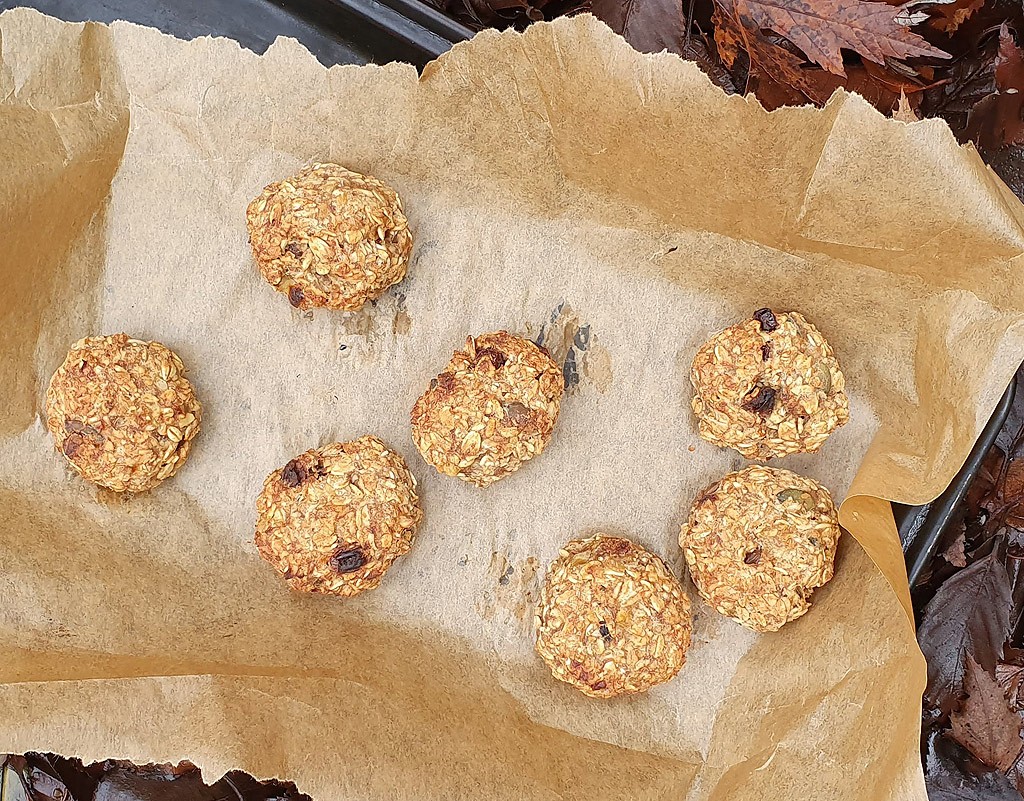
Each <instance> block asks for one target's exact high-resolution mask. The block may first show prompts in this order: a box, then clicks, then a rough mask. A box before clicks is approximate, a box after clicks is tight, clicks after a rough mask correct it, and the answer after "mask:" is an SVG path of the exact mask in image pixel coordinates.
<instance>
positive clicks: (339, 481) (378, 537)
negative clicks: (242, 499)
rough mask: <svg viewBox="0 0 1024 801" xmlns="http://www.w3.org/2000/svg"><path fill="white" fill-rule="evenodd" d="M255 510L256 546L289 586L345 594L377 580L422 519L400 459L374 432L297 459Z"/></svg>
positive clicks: (267, 484) (270, 483) (279, 473)
mask: <svg viewBox="0 0 1024 801" xmlns="http://www.w3.org/2000/svg"><path fill="white" fill-rule="evenodd" d="M256 512H257V521H256V547H257V548H259V552H260V555H261V556H262V557H263V558H264V559H266V560H267V561H268V562H269V563H270V564H271V565H273V567H274V569H275V570H276V571H277V572H278V573H279V574H280V575H281V576H283V577H284V579H285V581H287V582H288V586H289V587H291V588H292V589H293V590H303V591H306V592H322V593H330V594H333V595H343V596H351V595H358V594H359V593H361V592H363V591H364V590H372V589H374V588H375V587H376V586H377V585H379V584H380V582H381V579H383V578H384V574H385V573H386V572H387V570H388V568H389V567H391V565H392V564H393V563H394V561H395V560H396V559H397V558H398V557H400V556H403V555H404V554H406V553H407V552H408V551H409V548H411V547H412V543H413V540H414V539H415V537H416V527H417V526H418V525H419V523H420V520H422V518H423V510H422V509H421V508H420V500H419V497H418V496H417V495H416V479H415V478H413V475H412V473H410V472H409V468H408V467H407V466H406V464H405V460H404V459H403V458H402V457H401V456H400V455H398V454H397V453H395V452H394V451H392V450H390V449H389V448H388V446H387V445H385V444H384V443H383V442H382V441H381V440H380V439H378V438H377V437H373V436H365V437H360V438H359V439H357V440H353V441H352V442H335V443H332V444H331V445H326V446H324V447H323V448H318V449H315V450H309V451H306V452H305V453H303V454H301V455H300V456H296V457H295V458H294V459H292V460H291V461H290V462H288V464H286V465H285V466H284V467H282V468H281V469H280V470H275V471H274V472H273V473H271V474H270V475H269V476H267V479H266V481H264V482H263V492H262V493H260V496H259V498H257V500H256Z"/></svg>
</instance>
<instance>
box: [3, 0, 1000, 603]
mask: <svg viewBox="0 0 1024 801" xmlns="http://www.w3.org/2000/svg"><path fill="white" fill-rule="evenodd" d="M24 5H28V6H31V7H33V8H37V9H39V10H40V11H43V12H44V13H47V14H50V15H52V16H55V17H60V18H61V19H66V20H71V21H82V20H97V21H99V22H112V21H113V20H116V19H126V20H129V21H131V22H137V23H139V24H140V25H148V26H151V27H154V28H159V29H160V30H162V31H164V32H165V33H169V34H172V35H174V36H177V37H179V38H182V39H193V38H196V37H198V36H226V37H229V38H231V39H234V40H236V41H238V42H239V43H241V44H242V46H244V47H247V48H249V49H250V50H254V51H255V52H257V53H262V52H264V51H265V50H266V49H267V47H268V46H269V45H270V44H271V43H272V42H273V41H274V39H275V38H276V37H277V36H291V37H293V38H295V39H298V40H299V41H300V42H302V44H304V45H305V46H306V47H307V48H308V49H309V51H310V52H311V53H313V55H314V56H316V57H317V59H319V60H320V62H321V63H322V64H324V65H326V66H330V65H333V64H367V63H385V62H388V61H405V62H408V63H411V64H414V65H416V66H417V67H420V68H422V67H423V66H424V65H425V64H426V63H427V62H428V61H430V60H431V59H434V58H436V57H437V56H439V55H441V54H442V53H444V52H445V51H447V50H448V49H450V48H451V47H452V45H453V44H455V43H456V42H460V41H463V40H464V39H469V38H470V37H472V35H473V31H471V30H470V29H469V28H467V27H465V26H464V25H462V24H460V23H458V22H456V21H454V20H452V19H450V18H449V17H447V16H445V15H444V14H442V13H441V12H440V11H437V10H436V9H435V8H433V7H432V6H429V5H427V4H426V3H424V2H422V0H171V2H167V3H159V4H157V3H153V2H151V0H0V10H3V9H6V8H13V7H15V6H24ZM1013 395H1014V384H1012V383H1011V384H1010V386H1009V387H1008V388H1007V390H1006V393H1005V394H1004V395H1003V397H1002V398H1001V400H1000V402H999V404H998V406H997V407H996V410H995V412H994V414H993V415H992V419H991V420H990V421H989V423H988V425H987V426H986V427H985V429H984V431H983V432H982V435H981V437H980V438H979V440H978V442H977V443H976V445H975V447H974V450H973V451H971V454H970V456H969V457H968V459H967V462H966V463H965V464H964V466H963V468H961V470H960V472H959V473H957V475H956V477H955V478H954V479H953V481H952V483H951V484H950V485H949V487H948V488H947V489H946V491H945V492H944V493H943V494H942V495H940V496H939V497H938V498H936V499H935V500H934V501H932V502H931V503H929V504H925V505H924V506H904V505H902V504H894V505H893V511H894V514H895V516H896V523H897V528H898V529H899V533H900V540H901V542H902V544H903V551H904V554H905V555H906V560H907V571H908V575H909V578H910V585H911V586H914V585H915V584H916V582H917V580H918V579H919V578H920V577H921V574H922V572H923V571H924V569H925V567H926V566H927V564H928V562H929V560H930V559H931V557H932V555H933V553H934V550H935V548H936V546H937V545H938V543H939V541H940V540H941V537H942V534H943V532H944V531H945V529H946V527H947V526H948V525H950V523H951V521H952V519H953V516H954V512H955V510H956V507H957V505H958V504H959V503H960V501H961V500H962V499H963V497H964V496H965V495H966V493H967V488H968V487H969V486H970V484H971V481H972V480H973V479H974V477H975V476H976V475H977V473H978V471H979V470H980V468H981V463H982V460H983V459H984V458H985V454H986V452H987V451H988V449H989V448H990V447H991V446H992V443H994V442H995V438H996V435H997V434H998V433H999V429H1000V428H1001V427H1002V425H1003V422H1004V421H1005V420H1006V416H1007V414H1009V411H1010V406H1011V404H1012V402H1013Z"/></svg>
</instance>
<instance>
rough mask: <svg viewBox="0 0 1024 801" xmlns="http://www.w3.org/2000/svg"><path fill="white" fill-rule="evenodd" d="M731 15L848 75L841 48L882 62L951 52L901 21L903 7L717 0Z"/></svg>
mask: <svg viewBox="0 0 1024 801" xmlns="http://www.w3.org/2000/svg"><path fill="white" fill-rule="evenodd" d="M715 2H716V3H717V4H718V5H720V6H721V7H722V8H723V10H724V11H725V12H726V13H728V14H730V15H733V14H735V15H738V16H740V17H745V18H747V19H749V20H750V21H751V23H752V24H751V25H748V26H746V27H748V28H750V29H751V30H754V29H761V28H768V29H771V30H773V31H776V32H777V33H780V34H782V35H783V36H785V37H786V38H787V39H789V40H790V41H791V42H792V43H793V44H794V45H796V46H797V47H798V48H800V50H801V51H803V53H804V54H805V55H806V56H807V58H808V59H809V60H810V61H812V62H814V63H815V64H819V65H821V66H822V67H824V68H825V69H826V70H828V71H829V72H832V73H835V74H836V75H845V74H846V70H845V69H844V68H843V56H842V53H841V52H840V50H841V48H844V47H845V48H848V49H850V50H853V51H854V52H856V53H858V54H860V55H861V56H863V57H864V58H866V59H869V60H871V61H875V62H877V63H879V64H884V63H885V61H886V59H891V58H908V57H912V56H931V57H933V58H943V57H946V56H947V55H948V54H947V53H946V52H945V51H943V50H940V49H939V48H937V47H934V46H933V45H931V44H929V43H928V41H927V40H926V39H924V38H923V37H921V36H919V35H918V34H916V33H914V32H913V31H911V30H910V28H909V27H908V26H906V25H903V24H900V23H899V22H897V16H898V15H899V14H900V11H901V9H900V7H893V6H890V5H887V4H885V3H872V2H865V0H715Z"/></svg>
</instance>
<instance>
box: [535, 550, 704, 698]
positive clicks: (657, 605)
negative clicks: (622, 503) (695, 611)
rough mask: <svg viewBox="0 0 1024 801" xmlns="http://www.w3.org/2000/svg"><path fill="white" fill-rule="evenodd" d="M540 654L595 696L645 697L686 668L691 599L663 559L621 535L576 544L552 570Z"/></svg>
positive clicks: (543, 603) (540, 618)
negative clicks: (631, 695)
mask: <svg viewBox="0 0 1024 801" xmlns="http://www.w3.org/2000/svg"><path fill="white" fill-rule="evenodd" d="M536 629H537V646H536V647H537V653H538V654H540V656H541V658H542V659H543V660H544V661H545V662H546V663H547V665H548V667H549V668H551V673H552V674H553V675H554V677H555V678H556V679H558V680H560V681H564V682H567V683H569V684H571V685H572V686H573V687H576V688H577V689H578V690H580V691H581V692H583V693H585V694H586V695H589V696H592V697H594V698H612V697H613V696H616V695H624V694H627V693H639V692H644V691H645V690H649V689H650V688H651V687H653V686H655V685H656V684H661V683H662V682H666V681H668V680H669V679H671V678H672V677H673V676H675V675H676V674H677V673H678V672H679V670H680V668H682V666H683V663H684V662H686V649H687V648H689V647H690V636H691V634H692V623H691V620H690V601H689V599H688V598H687V597H686V593H685V592H684V591H683V588H682V586H681V585H680V583H679V581H678V579H676V577H675V576H673V575H672V574H671V573H670V572H669V570H668V568H667V567H666V566H665V563H664V562H662V561H661V559H659V558H658V557H657V556H655V555H654V554H652V553H649V552H648V551H646V550H644V549H643V548H641V547H640V546H639V545H637V544H636V543H634V542H631V541H630V540H627V539H624V538H622V537H611V536H608V535H605V534H597V535H595V536H593V537H590V538H588V539H578V540H573V541H572V542H570V543H568V544H567V545H566V546H565V547H564V548H563V549H562V550H561V552H560V554H559V557H558V559H556V560H555V561H554V563H552V565H551V567H550V568H549V569H548V573H547V577H546V578H545V581H544V587H543V589H542V590H541V596H540V603H539V604H538V607H537V617H536Z"/></svg>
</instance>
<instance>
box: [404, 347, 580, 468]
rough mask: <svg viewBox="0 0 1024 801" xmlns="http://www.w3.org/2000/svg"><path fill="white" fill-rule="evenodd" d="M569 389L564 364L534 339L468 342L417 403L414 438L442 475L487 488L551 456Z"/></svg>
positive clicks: (413, 412) (413, 414) (414, 408)
mask: <svg viewBox="0 0 1024 801" xmlns="http://www.w3.org/2000/svg"><path fill="white" fill-rule="evenodd" d="M564 387H565V382H564V380H563V379H562V371H561V370H560V369H559V368H558V365H557V364H555V363H554V361H552V360H551V357H549V356H548V355H547V352H546V351H544V350H542V349H541V348H539V347H538V346H537V345H534V344H533V343H532V342H530V341H529V340H526V339H523V338H521V337H517V336H514V335H513V334H510V333H508V332H507V331H498V332H496V333H493V334H484V335H483V336H479V337H476V338H475V339H474V338H473V337H468V338H467V339H466V347H465V349H464V350H460V351H457V352H456V353H455V355H454V356H453V357H452V360H451V361H450V362H449V363H448V366H447V367H446V368H445V370H444V372H442V373H441V374H440V375H439V376H438V377H437V378H436V379H435V380H434V381H432V382H431V384H430V388H429V389H428V390H427V391H426V392H424V393H423V394H422V395H421V396H420V398H419V400H417V401H416V405H415V406H414V407H413V410H412V435H413V439H414V440H415V441H416V447H417V448H419V451H420V453H421V454H422V455H423V458H424V459H426V460H427V461H428V462H429V463H430V464H432V465H433V466H434V467H436V468H437V470H438V471H439V472H441V473H443V474H445V475H447V476H458V477H459V478H461V479H463V480H464V481H468V482H470V483H471V484H475V485H476V486H478V487H486V486H487V485H488V484H492V483H493V482H495V481H497V480H498V479H500V478H504V477H505V476H507V475H508V474H509V473H514V472H515V471H516V470H518V469H519V468H520V467H522V465H523V463H524V462H527V461H529V460H530V459H532V458H534V457H535V456H538V455H539V454H540V453H541V451H543V450H544V448H545V447H546V446H547V444H548V441H549V440H550V439H551V431H552V429H554V427H555V421H556V420H557V419H558V407H559V404H560V402H561V399H562V391H563V389H564Z"/></svg>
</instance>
